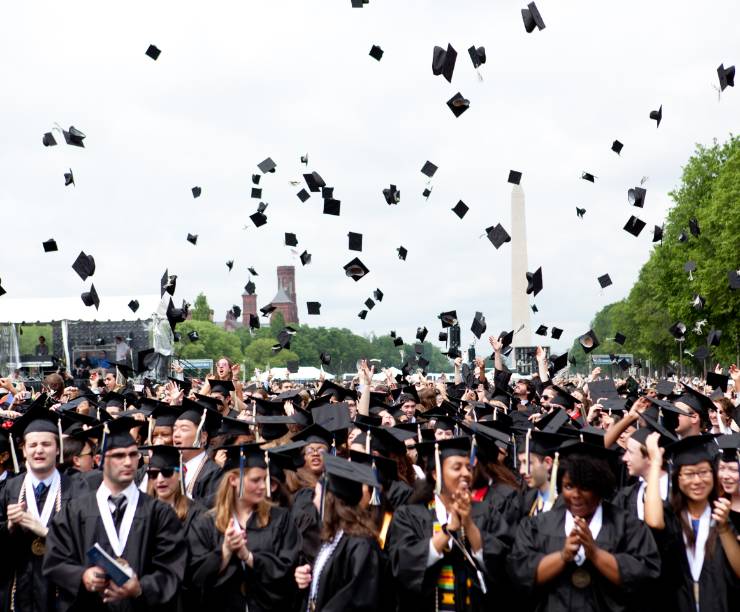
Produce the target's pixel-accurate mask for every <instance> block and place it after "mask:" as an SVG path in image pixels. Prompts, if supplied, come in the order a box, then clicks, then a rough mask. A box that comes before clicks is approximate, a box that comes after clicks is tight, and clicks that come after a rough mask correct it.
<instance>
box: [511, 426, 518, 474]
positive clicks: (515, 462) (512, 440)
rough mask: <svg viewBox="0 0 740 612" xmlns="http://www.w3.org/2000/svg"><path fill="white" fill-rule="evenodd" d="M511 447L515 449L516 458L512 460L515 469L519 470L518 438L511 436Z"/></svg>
mask: <svg viewBox="0 0 740 612" xmlns="http://www.w3.org/2000/svg"><path fill="white" fill-rule="evenodd" d="M511 445H512V446H513V447H514V456H513V457H512V458H511V459H512V461H513V463H514V469H515V470H516V469H518V467H517V465H518V462H519V453H518V452H517V450H516V436H515V435H514V434H511Z"/></svg>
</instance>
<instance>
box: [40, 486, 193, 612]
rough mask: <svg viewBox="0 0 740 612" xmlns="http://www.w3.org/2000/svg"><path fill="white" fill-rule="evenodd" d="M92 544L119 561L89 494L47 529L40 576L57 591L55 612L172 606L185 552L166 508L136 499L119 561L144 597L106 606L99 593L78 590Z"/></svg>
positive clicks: (177, 524)
mask: <svg viewBox="0 0 740 612" xmlns="http://www.w3.org/2000/svg"><path fill="white" fill-rule="evenodd" d="M96 542H97V543H98V544H100V546H101V547H102V548H103V549H104V550H105V551H106V552H107V553H108V554H110V555H112V556H113V557H116V556H117V555H115V554H114V552H113V549H112V548H111V546H110V543H109V542H108V536H107V535H106V533H105V528H104V527H103V520H102V519H101V518H100V512H99V511H98V504H97V500H96V498H95V493H87V494H85V495H83V496H81V497H79V498H76V499H73V500H72V501H71V502H70V503H69V504H67V506H66V507H65V508H64V510H63V512H62V513H61V514H59V515H58V516H57V517H55V519H54V521H53V522H52V524H51V528H50V529H49V535H48V538H47V547H46V556H45V558H44V575H45V576H46V577H47V578H48V579H49V580H50V581H51V582H52V583H54V584H56V585H57V587H59V595H60V602H59V603H60V605H59V607H58V612H65V611H66V610H70V611H72V610H74V611H80V612H93V611H97V610H117V611H121V612H123V611H129V610H131V611H144V610H158V609H171V608H172V607H173V606H174V598H175V594H176V593H177V591H178V589H179V588H180V585H181V583H182V580H183V576H184V574H185V564H186V560H187V547H186V544H185V539H184V537H183V528H182V524H181V523H180V521H179V520H178V519H177V515H176V514H175V511H174V510H173V509H172V508H171V507H170V506H168V505H166V504H164V503H162V502H160V501H158V500H155V499H153V498H151V497H149V496H148V495H145V494H144V493H139V501H138V503H137V505H136V512H135V514H134V521H133V524H132V525H131V531H130V532H129V536H128V540H127V542H126V548H125V549H124V551H123V555H121V556H122V557H123V558H124V559H125V560H126V561H127V562H128V563H129V565H130V566H131V568H132V569H133V570H134V572H136V575H137V576H138V577H139V582H140V583H141V588H142V596H141V597H139V598H137V599H135V600H131V599H129V600H125V601H122V602H119V603H117V604H115V605H114V604H109V605H107V604H104V603H103V600H102V598H101V596H100V593H91V592H89V591H87V590H86V589H85V587H84V586H83V585H82V574H83V572H84V571H85V570H86V569H87V568H88V567H90V563H88V561H87V551H88V550H89V549H90V548H92V546H93V545H94V544H95V543H96Z"/></svg>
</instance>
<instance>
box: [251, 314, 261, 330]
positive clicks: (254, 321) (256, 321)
mask: <svg viewBox="0 0 740 612" xmlns="http://www.w3.org/2000/svg"><path fill="white" fill-rule="evenodd" d="M259 327H260V318H259V317H258V316H257V315H256V314H255V313H250V314H249V328H250V329H259Z"/></svg>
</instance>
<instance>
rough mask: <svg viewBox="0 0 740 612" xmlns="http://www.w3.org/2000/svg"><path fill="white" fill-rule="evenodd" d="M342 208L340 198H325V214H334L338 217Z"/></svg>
mask: <svg viewBox="0 0 740 612" xmlns="http://www.w3.org/2000/svg"><path fill="white" fill-rule="evenodd" d="M341 208H342V202H341V201H340V200H335V199H334V198H327V199H326V200H324V211H323V212H324V214H325V215H333V216H334V217H338V216H339V215H340V212H341Z"/></svg>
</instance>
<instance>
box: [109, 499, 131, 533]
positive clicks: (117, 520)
mask: <svg viewBox="0 0 740 612" xmlns="http://www.w3.org/2000/svg"><path fill="white" fill-rule="evenodd" d="M108 499H109V500H110V501H111V502H113V505H114V506H115V507H116V508H115V510H113V524H114V525H115V527H116V531H118V530H119V529H120V528H121V521H122V520H123V513H124V512H125V511H126V505H127V503H128V500H127V499H126V496H125V495H124V494H123V493H121V494H120V495H110V496H109V497H108Z"/></svg>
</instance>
